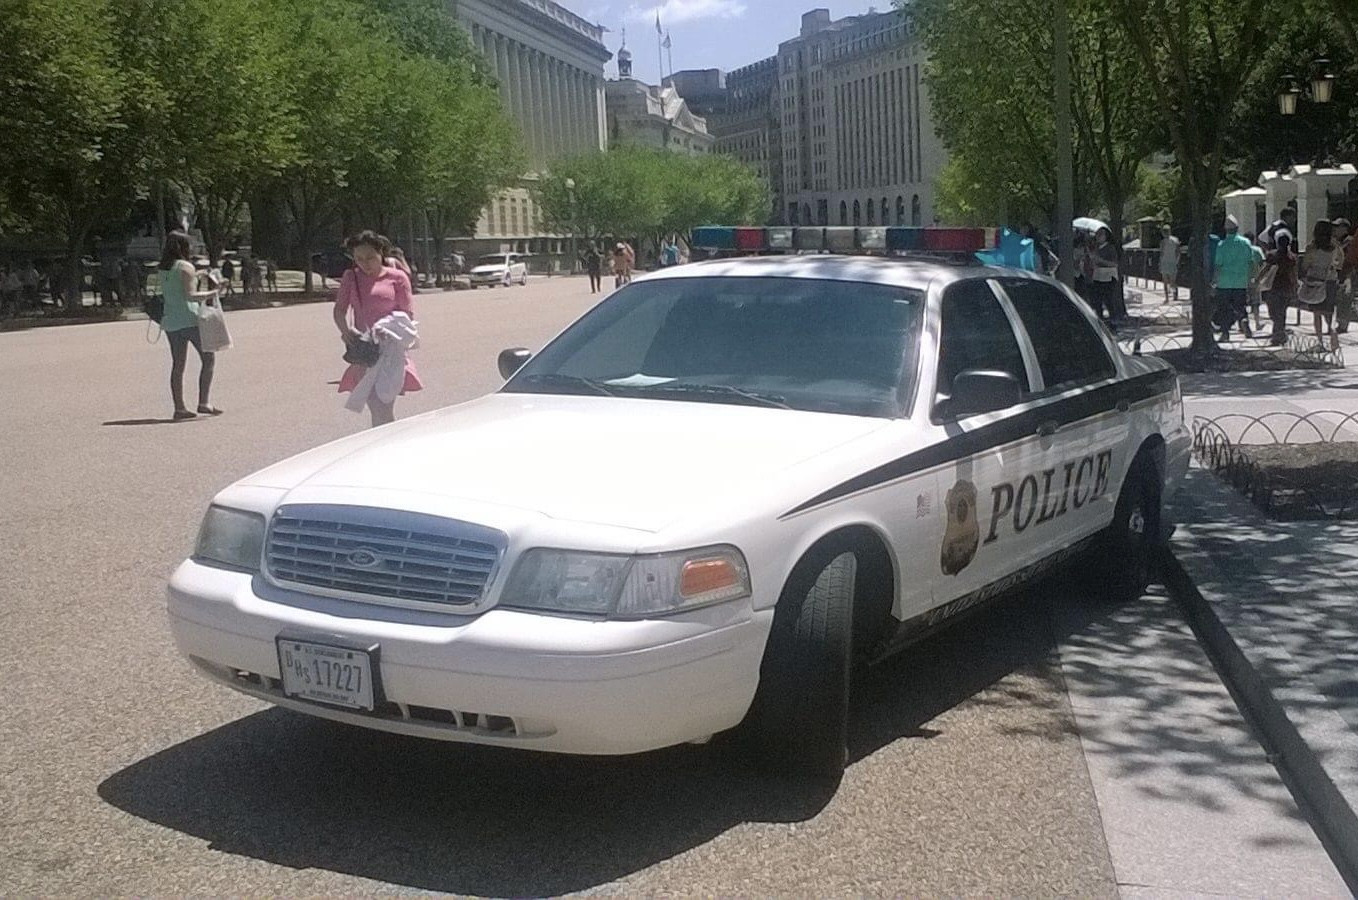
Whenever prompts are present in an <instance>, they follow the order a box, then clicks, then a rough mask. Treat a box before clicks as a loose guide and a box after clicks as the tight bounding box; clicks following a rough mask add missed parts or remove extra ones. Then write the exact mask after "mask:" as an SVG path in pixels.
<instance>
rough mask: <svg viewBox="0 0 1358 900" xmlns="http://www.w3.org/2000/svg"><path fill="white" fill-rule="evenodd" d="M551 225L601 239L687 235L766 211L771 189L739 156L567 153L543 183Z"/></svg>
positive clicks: (744, 221) (751, 219) (753, 219)
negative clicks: (607, 237)
mask: <svg viewBox="0 0 1358 900" xmlns="http://www.w3.org/2000/svg"><path fill="white" fill-rule="evenodd" d="M538 196H539V202H540V203H541V205H542V209H543V213H544V215H545V216H546V218H547V222H548V225H549V226H550V227H554V228H556V229H557V230H559V231H562V232H570V233H574V234H579V235H581V236H583V237H588V238H595V237H599V236H603V235H617V236H629V237H633V236H635V237H642V236H644V237H649V238H652V239H656V240H658V239H659V238H660V237H661V236H663V235H666V234H670V233H679V234H686V233H688V232H689V231H691V230H692V229H693V228H695V227H697V226H699V225H705V224H723V225H728V224H730V225H749V224H758V223H762V222H764V221H765V220H766V219H767V217H768V211H769V207H770V199H769V192H768V188H767V187H766V186H765V185H764V183H763V182H762V181H761V180H760V179H759V176H758V175H757V174H756V173H755V172H754V170H752V169H750V168H749V167H747V166H746V165H744V164H743V163H741V162H740V161H739V160H737V159H735V158H733V157H728V156H720V155H708V156H685V155H681V154H677V153H670V152H666V151H663V150H649V149H643V148H638V147H618V148H615V149H613V150H610V151H609V152H608V153H606V154H602V155H600V154H591V155H587V156H578V157H574V158H571V159H565V160H561V161H559V162H557V163H555V164H554V165H553V166H552V170H551V172H550V173H548V174H547V175H546V176H544V177H543V179H542V181H541V182H540V183H539V185H538Z"/></svg>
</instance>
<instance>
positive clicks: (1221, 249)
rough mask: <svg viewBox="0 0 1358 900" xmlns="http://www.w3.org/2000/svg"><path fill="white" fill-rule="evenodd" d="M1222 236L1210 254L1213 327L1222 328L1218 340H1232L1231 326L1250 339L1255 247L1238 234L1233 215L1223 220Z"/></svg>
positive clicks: (1238, 228) (1238, 224)
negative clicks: (1214, 322)
mask: <svg viewBox="0 0 1358 900" xmlns="http://www.w3.org/2000/svg"><path fill="white" fill-rule="evenodd" d="M1223 230H1224V231H1225V232H1226V235H1225V237H1223V238H1222V239H1221V242H1220V243H1219V244H1217V246H1216V250H1215V252H1214V253H1213V255H1212V270H1213V274H1214V275H1215V277H1216V280H1215V282H1214V283H1215V285H1216V302H1217V309H1216V316H1215V319H1216V326H1217V328H1219V329H1221V340H1223V341H1228V340H1230V339H1231V326H1232V325H1239V326H1240V330H1241V331H1242V332H1244V335H1245V337H1253V336H1254V332H1253V331H1252V330H1251V329H1250V320H1249V311H1248V304H1249V287H1250V281H1252V280H1253V279H1254V276H1255V275H1256V274H1257V270H1256V268H1255V261H1254V245H1253V244H1251V243H1250V242H1249V241H1247V240H1245V238H1244V237H1243V236H1242V235H1241V234H1240V223H1239V222H1237V221H1236V218H1235V216H1227V217H1226V226H1225V228H1224V229H1223Z"/></svg>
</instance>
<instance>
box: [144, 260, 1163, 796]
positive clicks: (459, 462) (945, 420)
mask: <svg viewBox="0 0 1358 900" xmlns="http://www.w3.org/2000/svg"><path fill="white" fill-rule="evenodd" d="M501 370H502V373H503V374H505V376H506V377H507V378H508V382H507V383H506V384H505V386H504V388H503V389H501V390H500V391H498V392H496V393H493V394H490V395H489V396H486V397H483V398H481V399H479V400H475V401H472V402H470V403H465V404H462V405H460V406H455V407H451V408H448V409H443V410H440V411H437V412H433V413H429V414H426V415H423V416H419V417H416V418H412V419H409V420H406V421H402V422H399V423H396V424H394V425H390V426H386V427H383V428H380V429H376V430H373V431H370V432H366V433H363V434H359V435H355V436H353V437H349V438H346V439H343V440H340V441H337V442H335V443H332V444H329V445H326V446H323V447H320V448H317V449H315V450H312V451H309V452H307V453H303V454H301V455H300V456H297V457H294V458H292V459H290V460H287V461H285V462H282V463H279V464H277V465H275V466H272V467H270V468H267V469H265V470H263V471H261V472H258V473H256V474H254V475H251V476H250V477H248V478H245V479H243V480H242V481H240V482H238V483H237V484H234V485H232V486H231V487H228V488H226V489H225V490H224V491H222V492H221V493H220V494H219V495H218V496H217V497H216V499H215V500H214V502H213V504H212V506H211V508H210V509H209V511H208V513H207V516H206V518H205V520H204V522H203V526H202V530H201V534H200V536H199V540H198V545H197V549H196V551H195V553H194V554H193V556H192V558H190V559H189V560H188V561H186V562H184V563H183V564H182V565H181V566H180V567H179V569H178V570H177V571H176V572H175V574H174V576H173V578H172V580H171V582H170V586H169V612H170V620H171V623H172V627H173V631H174V635H175V639H176V641H177V643H178V646H179V647H180V649H181V650H182V652H183V653H184V654H186V655H187V656H188V658H189V659H190V660H191V661H192V662H193V663H194V665H195V666H197V668H199V669H200V670H201V671H202V672H204V673H206V674H207V675H209V676H211V677H212V678H215V679H217V680H218V681H220V682H222V683H224V684H226V685H229V686H231V687H233V688H235V689H237V690H240V691H243V692H245V693H247V694H251V695H253V696H256V697H259V698H261V699H264V700H268V701H270V702H273V703H276V704H278V705H281V706H285V707H288V708H291V709H294V710H299V711H302V712H306V713H310V714H313V715H317V716H323V717H326V718H330V719H335V720H339V721H343V722H349V723H352V724H355V725H361V726H366V727H370V728H379V729H384V730H388V731H394V732H401V733H405V734H412V735H422V736H426V737H431V738H442V739H447V740H456V741H470V742H476V743H483V744H498V745H503V746H514V747H524V748H535V749H540V750H552V751H563V752H572V753H591V754H618V753H631V752H636V751H644V750H649V749H653V748H659V747H664V746H667V745H672V744H676V743H681V742H686V741H701V740H704V739H706V738H708V737H709V736H711V735H714V734H717V733H719V732H724V731H727V730H729V729H736V728H737V727H739V731H738V732H737V733H738V734H743V735H744V736H745V738H746V740H747V741H748V742H749V743H750V744H751V745H752V746H754V747H755V748H757V749H758V750H760V751H761V752H765V753H768V754H772V755H774V756H776V757H778V758H779V759H780V760H781V761H783V762H784V763H786V764H787V765H788V766H789V767H792V768H796V769H801V770H806V771H816V772H827V771H828V772H834V771H837V770H839V769H841V768H842V767H843V765H844V762H845V756H846V753H845V741H846V728H847V709H848V686H849V673H850V671H851V669H852V668H853V667H854V666H855V665H857V664H860V663H864V662H870V661H872V660H873V659H875V658H877V657H880V656H881V655H883V654H886V653H888V652H890V651H892V650H893V649H895V648H898V647H899V646H901V645H902V644H904V643H906V642H909V641H910V640H912V639H917V638H918V637H919V636H921V635H923V634H925V633H927V632H928V631H929V630H930V629H932V628H934V627H935V626H936V625H938V624H940V623H942V622H943V621H944V620H946V619H948V618H949V617H950V616H952V615H955V614H956V613H958V612H960V611H962V610H964V609H966V608H968V607H971V606H974V605H976V604H978V603H981V602H983V601H985V600H987V599H989V598H991V597H993V596H995V595H996V594H998V593H1000V592H1001V591H1004V590H1005V589H1006V588H1008V587H1010V586H1012V585H1014V584H1015V583H1017V582H1018V581H1020V580H1022V579H1024V578H1027V577H1030V576H1032V575H1034V574H1036V573H1038V572H1040V571H1042V570H1043V569H1045V568H1046V567H1048V566H1050V565H1052V564H1053V563H1054V562H1057V561H1060V560H1062V559H1064V558H1066V557H1069V556H1070V555H1071V554H1073V553H1075V552H1077V551H1080V550H1084V549H1086V548H1088V549H1090V550H1093V551H1097V552H1101V553H1103V554H1105V558H1104V560H1103V561H1102V562H1101V565H1102V566H1104V567H1105V569H1104V570H1105V571H1107V573H1108V576H1109V577H1108V582H1107V583H1108V584H1109V589H1110V590H1119V591H1127V592H1130V593H1139V591H1140V590H1141V589H1142V588H1143V587H1144V585H1145V583H1146V581H1147V578H1148V572H1149V565H1150V560H1151V557H1152V554H1153V552H1154V550H1155V544H1156V543H1157V541H1159V539H1160V536H1161V527H1160V509H1161V503H1162V500H1163V499H1164V498H1165V496H1166V495H1167V492H1168V491H1169V490H1171V489H1172V487H1173V486H1174V483H1175V481H1176V480H1177V479H1178V478H1179V477H1180V475H1181V474H1182V473H1183V471H1184V469H1185V468H1186V465H1187V453H1188V447H1189V437H1188V434H1187V432H1186V430H1185V426H1184V421H1183V412H1182V407H1181V403H1180V397H1179V390H1178V384H1177V379H1176V375H1175V373H1174V371H1173V370H1172V369H1171V368H1169V367H1168V366H1167V365H1166V364H1165V363H1163V362H1161V361H1158V360H1155V359H1148V358H1140V357H1129V356H1126V355H1124V354H1123V353H1122V352H1120V351H1119V349H1118V347H1117V344H1116V343H1115V342H1114V340H1113V339H1112V337H1111V336H1110V335H1109V334H1108V333H1107V332H1106V331H1105V330H1104V329H1103V328H1102V327H1101V326H1100V325H1099V323H1098V322H1097V320H1096V319H1095V317H1094V316H1093V314H1092V313H1091V311H1090V310H1089V308H1088V307H1087V306H1086V305H1085V304H1084V303H1083V302H1081V301H1080V300H1078V299H1077V298H1076V297H1075V296H1074V295H1072V294H1071V293H1069V292H1067V291H1066V290H1065V289H1063V288H1062V287H1060V286H1059V285H1057V284H1056V283H1054V282H1052V281H1050V280H1047V279H1044V278H1040V277H1037V276H1034V275H1031V274H1029V273H1026V272H1020V271H1011V270H1007V269H996V268H986V267H983V266H979V265H970V266H957V265H949V264H941V263H936V262H921V261H905V260H896V259H880V258H877V259H873V258H861V257H839V256H826V255H819V256H798V257H757V258H749V259H734V260H718V261H713V262H705V263H699V264H694V265H690V266H685V267H678V268H672V269H668V270H665V271H664V272H662V273H659V274H656V275H651V276H649V277H646V278H639V279H637V280H636V281H635V282H634V283H633V284H631V285H630V286H628V287H625V288H623V289H622V290H620V291H617V292H616V293H614V294H613V295H612V296H610V297H609V298H607V299H606V300H604V301H603V302H602V303H600V304H599V305H598V306H597V307H595V308H594V309H593V310H592V311H590V312H589V313H587V314H586V315H585V316H583V317H582V318H581V319H580V320H579V321H577V322H576V323H575V324H573V325H571V326H570V327H569V328H568V329H566V331H565V332H563V333H562V334H561V335H560V336H559V337H557V338H556V339H555V340H553V341H552V342H551V343H549V344H548V345H547V346H546V347H545V348H544V349H543V350H542V351H541V352H540V353H538V354H537V355H536V356H532V357H531V358H530V355H529V354H528V352H527V351H523V350H513V351H506V352H505V353H504V354H502V355H501Z"/></svg>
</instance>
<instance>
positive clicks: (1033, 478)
mask: <svg viewBox="0 0 1358 900" xmlns="http://www.w3.org/2000/svg"><path fill="white" fill-rule="evenodd" d="M1112 468H1113V451H1112V450H1104V451H1103V452H1102V453H1099V454H1097V455H1096V456H1086V457H1084V458H1083V459H1081V460H1079V461H1074V460H1072V461H1071V462H1068V463H1064V464H1063V465H1061V466H1060V467H1058V468H1054V469H1044V470H1043V471H1042V472H1041V473H1040V474H1038V475H1024V476H1023V478H1021V479H1019V483H1018V489H1017V490H1015V488H1014V485H1013V484H1012V483H1004V484H997V485H995V486H994V487H992V488H991V489H990V532H989V533H988V534H987V535H986V539H985V541H984V543H986V544H989V543H992V542H994V541H996V540H999V537H1000V531H999V529H1000V522H1001V521H1002V520H1003V519H1004V518H1005V517H1012V518H1013V525H1014V533H1015V534H1022V533H1023V532H1025V531H1027V530H1028V529H1029V528H1030V527H1031V526H1033V525H1034V524H1037V525H1042V524H1045V523H1047V522H1050V521H1052V520H1053V519H1059V518H1061V517H1062V516H1064V515H1065V514H1066V512H1067V510H1069V509H1071V508H1074V509H1081V508H1083V507H1084V506H1085V505H1086V504H1088V503H1089V502H1090V501H1092V500H1096V499H1098V498H1099V497H1102V496H1103V495H1104V494H1105V493H1107V491H1108V478H1109V475H1110V474H1111V473H1112ZM1058 472H1060V473H1061V474H1060V476H1059V477H1058V476H1057V473H1058ZM1054 485H1055V490H1053V486H1054Z"/></svg>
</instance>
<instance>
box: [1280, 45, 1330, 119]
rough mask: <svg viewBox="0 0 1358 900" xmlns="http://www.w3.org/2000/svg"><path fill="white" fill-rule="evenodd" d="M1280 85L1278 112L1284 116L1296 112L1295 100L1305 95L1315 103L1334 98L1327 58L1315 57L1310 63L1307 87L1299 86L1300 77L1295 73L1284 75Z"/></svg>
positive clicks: (1293, 114)
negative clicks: (1309, 77)
mask: <svg viewBox="0 0 1358 900" xmlns="http://www.w3.org/2000/svg"><path fill="white" fill-rule="evenodd" d="M1282 81H1283V83H1282V87H1281V88H1280V89H1279V91H1278V112H1280V113H1282V114H1283V115H1285V116H1295V115H1296V114H1297V102H1298V101H1299V100H1300V99H1301V98H1302V97H1303V96H1306V97H1307V98H1308V99H1309V100H1311V101H1313V102H1315V103H1329V102H1330V101H1331V100H1333V99H1334V82H1335V76H1334V73H1333V72H1331V71H1330V61H1329V60H1328V59H1323V58H1322V59H1317V60H1315V61H1314V62H1313V63H1311V80H1310V84H1309V85H1308V86H1307V87H1302V86H1301V79H1299V78H1297V76H1295V75H1284V76H1283V79H1282Z"/></svg>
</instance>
